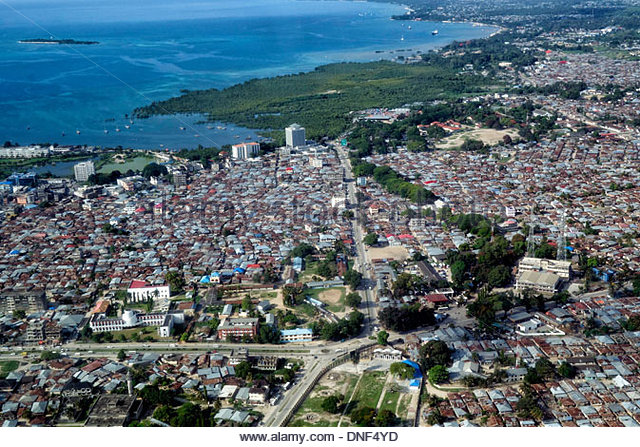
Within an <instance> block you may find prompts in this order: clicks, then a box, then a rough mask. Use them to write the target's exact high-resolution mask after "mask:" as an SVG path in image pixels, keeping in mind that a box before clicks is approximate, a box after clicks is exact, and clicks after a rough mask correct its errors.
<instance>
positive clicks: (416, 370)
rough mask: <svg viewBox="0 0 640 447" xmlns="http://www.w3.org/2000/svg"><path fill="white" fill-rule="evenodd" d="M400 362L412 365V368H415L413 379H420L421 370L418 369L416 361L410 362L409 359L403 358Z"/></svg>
mask: <svg viewBox="0 0 640 447" xmlns="http://www.w3.org/2000/svg"><path fill="white" fill-rule="evenodd" d="M402 363H404V364H405V365H409V366H411V367H413V369H414V370H415V371H414V373H413V378H414V379H422V372H421V371H420V365H418V364H417V363H416V362H412V361H411V360H403V361H402Z"/></svg>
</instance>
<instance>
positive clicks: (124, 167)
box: [98, 156, 153, 174]
mask: <svg viewBox="0 0 640 447" xmlns="http://www.w3.org/2000/svg"><path fill="white" fill-rule="evenodd" d="M152 161H153V157H151V156H139V157H135V158H133V159H127V160H126V161H125V162H124V163H106V164H104V165H102V166H101V167H100V168H99V169H98V172H101V173H102V174H109V173H111V172H113V171H115V170H118V171H120V172H122V173H124V172H126V171H128V170H129V169H131V170H133V171H142V169H143V168H144V167H145V166H146V165H148V164H149V163H151V162H152Z"/></svg>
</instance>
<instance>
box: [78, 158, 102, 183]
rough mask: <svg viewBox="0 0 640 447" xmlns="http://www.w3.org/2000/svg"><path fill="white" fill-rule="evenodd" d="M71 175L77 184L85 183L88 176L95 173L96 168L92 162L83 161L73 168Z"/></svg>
mask: <svg viewBox="0 0 640 447" xmlns="http://www.w3.org/2000/svg"><path fill="white" fill-rule="evenodd" d="M73 173H74V174H75V177H76V181H77V182H86V181H87V180H89V176H90V175H93V174H95V173H96V168H95V166H94V165H93V162H92V161H83V162H82V163H78V164H76V165H74V166H73Z"/></svg>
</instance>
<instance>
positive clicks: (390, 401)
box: [380, 389, 402, 413]
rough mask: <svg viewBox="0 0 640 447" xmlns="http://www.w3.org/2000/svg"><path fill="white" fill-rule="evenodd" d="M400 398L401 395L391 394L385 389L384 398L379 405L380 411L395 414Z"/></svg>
mask: <svg viewBox="0 0 640 447" xmlns="http://www.w3.org/2000/svg"><path fill="white" fill-rule="evenodd" d="M401 396H402V394H401V393H398V392H392V391H389V390H388V389H387V391H386V392H385V393H384V397H383V398H382V404H381V405H380V409H381V410H389V411H392V412H394V413H395V412H396V408H397V406H398V400H399V399H400V397H401Z"/></svg>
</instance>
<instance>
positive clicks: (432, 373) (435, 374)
mask: <svg viewBox="0 0 640 447" xmlns="http://www.w3.org/2000/svg"><path fill="white" fill-rule="evenodd" d="M447 380H449V372H448V371H447V368H446V367H444V366H442V365H436V366H434V367H433V368H431V369H429V382H431V383H442V382H446V381H447Z"/></svg>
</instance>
